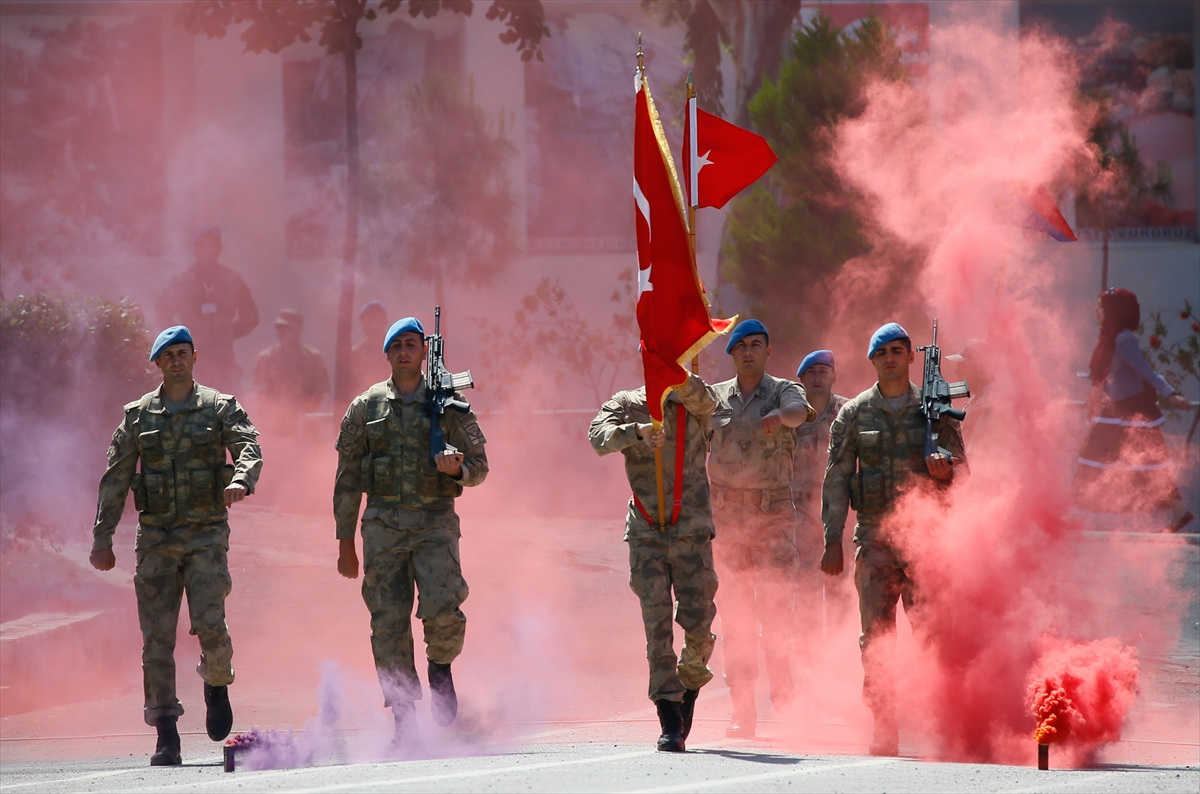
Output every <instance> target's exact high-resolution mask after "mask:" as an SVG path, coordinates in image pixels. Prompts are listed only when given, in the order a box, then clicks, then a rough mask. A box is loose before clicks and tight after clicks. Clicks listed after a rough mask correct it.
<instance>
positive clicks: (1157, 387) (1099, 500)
mask: <svg viewBox="0 0 1200 794" xmlns="http://www.w3.org/2000/svg"><path fill="white" fill-rule="evenodd" d="M1141 321H1142V310H1141V306H1140V305H1139V304H1138V299H1137V295H1134V294H1133V293H1132V292H1130V291H1129V290H1126V289H1110V290H1107V291H1105V292H1102V293H1100V299H1099V301H1097V303H1096V322H1098V323H1099V324H1100V338H1099V340H1098V341H1097V342H1096V347H1095V349H1094V350H1093V351H1092V359H1091V362H1090V363H1089V365H1088V374H1089V375H1090V377H1091V379H1092V399H1091V401H1090V405H1089V420H1090V424H1091V429H1090V430H1089V431H1088V436H1087V440H1086V441H1085V442H1084V445H1083V449H1082V450H1081V451H1080V453H1079V463H1078V465H1077V467H1076V469H1075V505H1076V507H1077V509H1079V510H1080V511H1083V512H1088V513H1134V512H1142V511H1148V510H1159V509H1165V510H1167V511H1169V513H1170V516H1171V518H1170V521H1171V523H1170V524H1169V526H1168V528H1169V529H1170V530H1171V531H1172V532H1179V531H1181V530H1182V529H1183V528H1184V527H1186V526H1187V525H1188V524H1190V523H1191V522H1192V521H1193V520H1195V516H1194V515H1193V514H1192V512H1191V511H1190V510H1188V509H1187V507H1186V506H1185V505H1184V503H1183V499H1182V497H1181V496H1180V493H1179V488H1178V486H1177V485H1176V483H1175V475H1174V474H1173V473H1172V472H1171V454H1170V451H1169V450H1168V449H1167V443H1166V441H1165V440H1164V439H1163V434H1162V425H1163V423H1164V422H1165V421H1166V419H1165V417H1164V416H1163V414H1162V411H1160V410H1159V408H1158V398H1159V397H1160V396H1161V397H1162V398H1163V400H1164V401H1165V402H1166V403H1167V404H1168V405H1170V406H1171V407H1172V408H1177V409H1179V410H1187V409H1188V407H1189V405H1188V401H1187V400H1186V399H1185V398H1184V397H1183V395H1181V394H1179V392H1177V391H1176V390H1175V389H1174V388H1173V387H1172V386H1171V384H1169V383H1167V381H1166V379H1165V378H1163V376H1162V375H1159V374H1158V373H1157V372H1155V371H1154V368H1153V367H1152V366H1150V362H1149V361H1147V360H1146V357H1145V356H1143V355H1142V351H1141V348H1140V347H1139V345H1138V339H1137V334H1136V333H1135V331H1136V330H1137V327H1138V325H1140V324H1141Z"/></svg>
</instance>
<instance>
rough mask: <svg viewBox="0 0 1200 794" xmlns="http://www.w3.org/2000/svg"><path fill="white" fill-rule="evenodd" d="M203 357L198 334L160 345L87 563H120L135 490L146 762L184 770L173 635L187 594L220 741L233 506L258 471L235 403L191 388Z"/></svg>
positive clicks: (226, 724)
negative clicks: (149, 742) (157, 379)
mask: <svg viewBox="0 0 1200 794" xmlns="http://www.w3.org/2000/svg"><path fill="white" fill-rule="evenodd" d="M196 358H197V353H196V350H195V348H194V347H193V344H192V335H191V332H190V331H189V330H188V329H187V328H185V327H184V326H182V325H177V326H173V327H171V328H168V329H166V330H165V331H163V332H162V333H161V334H159V335H158V338H157V339H155V341H154V346H153V347H152V348H151V350H150V360H151V361H153V362H154V363H155V365H156V366H157V367H158V368H159V369H160V370H161V371H162V376H163V384H162V386H161V387H160V388H158V389H156V390H155V391H152V392H150V393H149V394H146V395H144V396H143V397H142V398H141V399H140V400H136V401H134V402H131V403H129V404H128V405H126V406H125V419H124V420H123V421H122V422H121V424H120V425H119V426H118V427H117V430H116V432H115V433H113V439H112V445H111V446H110V447H109V448H108V468H107V469H106V470H105V472H104V476H103V477H102V478H101V480H100V498H99V506H98V508H97V510H96V523H95V526H94V528H93V530H92V534H93V536H94V540H93V541H92V553H91V564H92V566H93V567H94V568H96V569H98V570H101V571H108V570H111V569H112V568H113V566H114V565H116V557H115V556H114V554H113V550H112V536H113V532H114V531H115V530H116V528H117V523H118V522H119V521H120V520H121V513H122V511H123V510H124V509H125V499H126V497H127V495H128V493H129V491H130V490H131V489H132V490H133V499H134V503H135V504H136V505H137V509H138V526H137V545H136V549H137V563H136V567H135V569H134V577H133V585H134V593H135V594H136V596H137V607H138V621H139V622H140V623H141V628H142V638H143V640H142V678H143V686H144V689H145V712H144V715H145V719H146V724H147V725H153V726H154V727H155V728H156V729H157V731H158V744H157V747H156V749H155V752H154V755H152V756H151V757H150V765H151V766H177V765H179V764H180V763H182V760H181V758H180V751H179V750H180V748H179V731H178V728H177V726H176V722H177V720H178V718H179V715H181V714H183V704H181V703H180V702H179V698H178V697H176V692H175V631H176V627H177V624H178V622H179V606H180V602H181V600H182V598H183V594H184V592H185V591H186V592H187V602H188V613H189V616H190V618H191V624H192V634H195V635H196V636H197V637H198V638H199V640H200V663H199V664H198V665H197V666H196V671H197V672H198V673H199V674H200V676H201V677H202V678H203V679H204V702H205V705H206V706H207V709H208V714H207V718H206V720H205V727H206V728H207V730H208V736H209V738H210V739H212V740H213V741H220V740H222V739H224V738H225V737H226V736H228V735H229V731H230V730H231V729H232V727H233V710H232V708H231V707H230V705H229V691H228V687H229V685H230V684H232V683H233V645H232V643H231V642H230V639H229V632H228V630H227V629H226V626H225V598H226V596H228V595H229V591H230V588H231V587H232V580H231V579H230V576H229V563H228V558H227V554H228V551H229V524H228V518H229V510H228V508H229V506H230V505H231V504H233V503H235V502H240V501H242V500H243V499H245V498H246V496H247V495H249V494H251V493H253V492H254V485H255V483H256V482H257V481H258V475H259V472H260V471H261V470H262V454H261V451H260V450H259V446H258V431H256V430H255V429H254V425H252V424H251V423H250V419H249V418H248V417H247V416H246V412H245V411H244V410H242V408H241V406H240V405H238V403H237V400H236V399H234V398H233V397H232V396H231V395H228V394H221V393H219V392H218V391H216V390H215V389H210V388H208V387H207V386H201V385H200V384H198V383H196V382H195V381H194V380H192V367H193V366H194V365H195V363H196ZM226 450H228V452H229V453H230V454H231V455H232V457H233V464H232V465H231V464H229V463H228V462H227V454H226ZM139 461H141V467H140V470H138V462H139Z"/></svg>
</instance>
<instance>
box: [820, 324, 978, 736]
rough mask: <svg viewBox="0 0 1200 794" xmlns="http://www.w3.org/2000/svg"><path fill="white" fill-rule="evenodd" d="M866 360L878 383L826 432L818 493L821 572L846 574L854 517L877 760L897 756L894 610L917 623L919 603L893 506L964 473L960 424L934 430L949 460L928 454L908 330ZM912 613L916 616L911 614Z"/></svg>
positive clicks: (883, 333)
mask: <svg viewBox="0 0 1200 794" xmlns="http://www.w3.org/2000/svg"><path fill="white" fill-rule="evenodd" d="M867 358H868V359H869V360H870V362H871V364H872V365H873V366H874V367H875V373H876V375H877V376H878V378H879V380H878V382H877V383H876V384H875V385H874V386H872V387H871V388H869V389H867V390H866V391H864V392H863V393H862V394H860V395H858V396H857V397H855V398H854V399H852V400H850V401H849V402H847V403H846V404H845V405H843V406H842V409H841V410H840V411H838V415H837V418H836V419H834V420H833V425H832V426H831V427H830V429H829V467H828V468H827V469H826V470H825V482H824V485H823V486H822V494H821V521H822V523H823V524H824V525H825V554H824V556H823V557H822V558H821V570H823V571H824V572H825V573H826V574H828V575H830V576H840V575H841V573H842V570H843V568H844V565H845V562H844V555H843V552H842V534H843V532H844V530H845V526H846V516H847V513H848V512H849V509H850V508H851V507H853V508H854V510H855V511H856V513H857V516H858V523H857V525H856V526H855V527H854V544H855V546H857V547H858V550H857V551H856V552H855V554H854V586H855V589H857V590H858V609H859V616H860V618H861V620H862V633H861V634H860V635H859V639H858V645H859V648H860V650H861V651H862V664H863V700H864V701H866V704H867V706H868V707H869V708H870V709H871V714H872V715H873V717H874V720H875V736H874V739H873V741H872V742H871V747H870V753H871V755H880V756H894V755H898V754H899V752H900V731H899V728H898V725H897V722H896V685H895V680H894V671H893V669H892V650H893V648H894V646H895V641H896V604H897V603H898V602H900V601H903V602H904V612H905V614H906V615H908V617H909V622H910V623H913V624H914V625H915V624H917V623H918V622H919V598H917V592H916V587H917V585H918V583H915V582H914V581H913V579H912V578H911V577H910V576H909V570H908V563H907V561H906V560H905V559H904V557H903V555H901V553H900V551H899V550H898V549H897V548H896V546H895V545H894V544H893V542H892V538H890V537H889V534H888V531H887V524H886V519H887V518H888V515H889V513H890V512H891V510H892V507H893V506H894V505H895V503H896V500H897V499H898V498H899V497H900V495H901V494H903V493H904V492H905V491H906V490H908V488H910V487H911V486H912V485H913V484H914V480H920V479H927V482H930V483H932V484H933V485H934V486H935V487H936V488H938V489H941V488H946V487H948V486H949V485H950V484H951V483H952V482H953V481H954V479H955V476H956V474H955V469H956V468H962V469H963V470H964V473H965V471H966V464H967V458H966V453H965V451H964V450H963V443H962V434H961V433H960V431H959V427H958V422H956V421H954V420H953V419H951V418H949V417H942V418H941V419H939V420H938V421H937V422H936V423H934V428H933V429H934V431H935V432H936V433H937V434H938V444H939V445H941V446H942V447H944V448H945V449H946V450H947V451H949V453H950V456H949V457H947V456H946V455H944V454H942V453H940V452H936V453H934V454H932V455H929V456H928V457H926V456H925V449H924V442H925V419H924V418H923V417H922V416H921V388H920V387H919V386H917V385H916V384H915V383H913V382H912V381H910V380H909V376H908V375H909V367H910V366H911V365H912V363H913V359H914V355H913V348H912V340H911V339H910V338H909V336H908V332H907V331H905V330H904V328H903V327H901V326H900V325H899V324H898V323H888V324H886V325H884V326H882V327H880V328H879V329H878V330H877V331H875V333H874V334H872V336H871V342H870V344H869V345H868V347H867ZM914 609H917V612H916V613H914Z"/></svg>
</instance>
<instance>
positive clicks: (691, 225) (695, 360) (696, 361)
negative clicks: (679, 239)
mask: <svg viewBox="0 0 1200 794" xmlns="http://www.w3.org/2000/svg"><path fill="white" fill-rule="evenodd" d="M695 98H696V84H695V82H694V81H693V80H692V73H691V72H688V76H687V104H686V105H685V107H686V108H687V111H686V112H687V114H688V119H687V123H688V129H689V130H690V132H691V146H690V147H689V148H694V147H695V146H696V125H695V124H693V123H692V122H693V121H694V120H695V116H694V115H693V114H692V100H694V99H695ZM683 156H684V157H685V158H687V162H686V163H685V164H684V168H686V169H687V178H688V184H689V185H690V186H691V190H690V191H688V194H689V195H688V197H687V227H688V245H689V247H690V248H691V249H692V261H693V262H695V260H696V206H695V204H696V200H695V198H694V196H695V195H696V191H697V189H698V187H699V186H698V185H697V184H696V181H697V180H696V173H695V171H693V170H692V169H693V168H695V163H693V162H692V153H691V152H690V151H687V152H684V153H683ZM692 374H693V375H699V374H700V356H699V354H697V355H694V356H692Z"/></svg>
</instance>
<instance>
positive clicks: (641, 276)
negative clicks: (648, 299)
mask: <svg viewBox="0 0 1200 794" xmlns="http://www.w3.org/2000/svg"><path fill="white" fill-rule="evenodd" d="M652 267H653V265H651V267H648V268H646V269H645V270H639V271H638V294H637V296H638V298H639V299H641V297H642V293H643V292H654V285H653V284H651V283H650V270H651V268H652Z"/></svg>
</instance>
